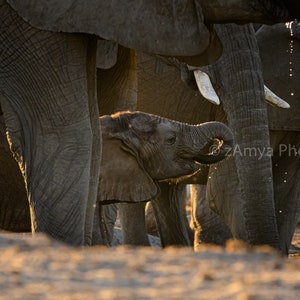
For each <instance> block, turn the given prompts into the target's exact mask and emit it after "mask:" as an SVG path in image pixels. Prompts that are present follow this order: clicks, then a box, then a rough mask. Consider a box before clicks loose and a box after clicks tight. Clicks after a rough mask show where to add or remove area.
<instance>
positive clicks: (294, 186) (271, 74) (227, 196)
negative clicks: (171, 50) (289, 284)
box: [139, 24, 300, 253]
mask: <svg viewBox="0 0 300 300" xmlns="http://www.w3.org/2000/svg"><path fill="white" fill-rule="evenodd" d="M230 26H231V25H229V26H228V27H230ZM279 27H281V28H282V29H281V32H282V31H283V32H282V34H283V37H282V39H281V38H279V32H278V28H279ZM284 28H285V25H284V24H281V25H276V26H274V27H273V28H272V27H271V28H268V26H263V27H262V28H261V29H260V30H259V31H258V33H257V38H258V41H259V45H260V53H261V57H262V62H263V70H264V80H265V82H266V84H267V85H268V86H269V87H270V88H271V89H272V90H273V91H275V92H276V93H277V94H278V95H279V96H281V97H282V98H283V99H285V100H287V101H288V102H290V104H291V109H289V110H282V109H279V108H272V107H269V109H268V115H269V130H270V145H269V146H268V143H266V144H265V146H264V147H270V146H271V147H272V149H274V155H273V157H272V174H273V186H274V199H273V197H272V187H273V186H269V187H268V182H266V180H265V178H267V177H265V176H266V175H263V176H261V173H260V172H262V174H263V173H264V172H265V171H267V172H270V169H269V168H268V170H264V165H263V162H261V159H259V161H257V163H258V164H260V163H262V166H261V168H260V169H258V168H257V167H255V168H256V170H253V171H252V172H253V174H254V175H255V177H253V175H252V174H251V172H250V173H248V174H247V172H245V174H246V175H247V176H248V177H244V178H245V181H244V183H243V181H240V182H239V180H238V176H239V175H238V170H239V165H238V160H237V159H236V157H234V158H235V161H233V158H230V159H228V160H226V161H224V162H221V163H220V164H219V165H218V166H217V168H215V167H211V168H210V175H209V176H210V177H211V178H210V180H208V188H209V189H210V190H209V191H208V193H207V191H206V186H205V185H192V186H191V194H192V199H193V212H192V217H193V225H194V229H195V248H197V247H198V245H199V244H200V243H203V242H208V243H216V244H224V243H225V241H226V240H227V239H228V238H229V237H231V232H230V230H229V228H230V229H231V231H232V232H233V235H234V236H237V233H238V234H239V235H238V237H239V238H242V239H245V237H247V235H244V234H243V233H242V232H240V233H239V231H237V229H239V230H241V229H242V228H243V222H245V219H246V218H247V216H248V215H249V213H244V216H240V217H239V216H238V215H235V212H234V211H235V205H236V206H237V207H238V203H239V202H240V203H241V204H243V202H242V201H251V203H248V204H247V203H246V205H244V207H245V208H244V209H247V205H249V206H250V205H251V204H252V203H256V202H255V200H256V201H257V203H256V204H255V206H253V207H252V209H251V207H248V209H250V218H252V225H251V226H252V227H248V228H250V229H251V228H252V229H255V230H256V232H257V233H259V234H257V239H256V240H255V239H252V243H268V241H271V240H270V237H268V235H269V232H268V231H265V230H264V228H265V226H264V225H263V223H261V222H262V221H263V220H264V219H266V220H268V219H267V215H268V214H269V218H271V214H270V212H271V213H272V215H273V216H272V219H273V220H274V215H275V216H276V222H275V223H274V221H272V223H273V225H272V226H273V227H272V228H271V232H270V235H272V232H274V228H275V229H278V239H279V246H278V245H277V246H276V244H275V243H274V241H276V240H277V234H276V233H275V235H274V237H275V240H273V241H271V245H273V246H274V245H275V247H277V248H279V249H281V251H283V252H284V253H288V249H289V246H290V243H291V239H292V236H293V232H294V228H295V226H296V222H297V216H298V215H299V170H300V168H299V155H296V153H298V151H299V140H300V139H299V126H300V125H299V124H300V122H299V115H300V114H299V109H300V106H299V101H297V100H298V99H297V95H298V94H299V92H298V89H299V85H298V84H297V79H294V78H298V74H297V72H298V68H297V66H298V64H299V55H298V53H299V50H298V47H299V42H298V41H297V39H296V36H295V34H294V37H293V38H292V40H293V42H292V46H293V47H292V49H293V51H292V53H291V51H290V50H291V37H290V34H289V29H285V30H283V29H284ZM275 30H277V31H275ZM270 31H271V33H272V34H273V35H271V34H270ZM237 41H238V42H239V43H241V40H237ZM277 43H278V44H277ZM223 45H224V46H225V45H226V44H225V42H224V40H223ZM233 46H234V45H233ZM224 48H225V52H224V55H226V47H224ZM270 48H272V49H274V51H272V54H274V56H273V57H272V55H270V51H269V49H270ZM287 50H288V51H287ZM241 53H242V52H241ZM227 57H229V60H228V61H227V64H226V63H225V62H223V63H222V60H220V61H219V62H218V63H217V64H216V65H215V66H212V67H211V68H213V69H214V70H213V71H214V72H212V71H211V68H208V71H210V75H211V78H212V79H214V81H213V83H214V85H215V88H216V90H217V92H218V94H219V96H220V98H221V101H222V103H223V106H224V108H223V109H222V107H221V108H217V107H215V106H212V105H210V104H209V103H208V102H205V100H204V101H203V99H201V97H199V95H198V93H197V92H194V93H193V92H192V91H191V90H188V89H186V87H184V86H183V85H182V84H180V83H178V73H177V74H176V70H175V68H174V67H173V70H172V67H167V66H165V65H164V64H160V65H159V64H157V63H156V67H155V65H153V61H152V60H153V59H152V58H151V57H148V61H147V59H146V60H145V63H144V67H143V68H142V70H143V74H144V76H145V77H144V80H143V82H144V85H145V87H146V88H147V90H146V92H145V94H147V91H148V93H151V92H152V94H151V95H152V97H153V96H156V98H155V99H159V97H161V98H160V99H167V95H168V92H169V91H168V89H167V88H166V89H162V90H160V92H161V93H162V91H163V92H165V94H163V95H162V94H160V95H159V92H157V91H158V90H159V89H158V86H160V85H162V86H163V85H166V86H168V82H169V87H170V88H172V91H173V90H174V89H175V87H178V88H177V89H176V90H175V91H174V94H178V95H180V97H181V98H184V99H185V101H184V102H181V103H182V104H180V103H179V102H178V106H177V107H176V109H177V110H178V111H180V115H179V114H178V115H177V116H176V115H175V113H176V112H175V111H168V112H166V113H165V115H166V116H168V117H171V115H172V117H173V118H175V119H180V120H181V121H185V122H186V121H189V122H191V120H192V121H194V122H197V121H198V122H199V121H207V120H225V119H228V123H229V125H230V126H231V128H232V129H233V130H236V131H241V132H243V131H242V130H243V127H242V122H241V121H240V119H243V118H245V117H244V114H246V115H248V114H249V111H251V110H253V109H254V107H255V106H254V105H256V107H257V105H261V106H262V107H264V106H265V105H264V103H263V102H262V101H263V100H262V98H260V99H261V103H260V104H259V103H256V102H254V101H252V102H250V103H249V100H248V103H249V106H246V104H247V102H244V103H243V106H241V110H239V116H238V117H236V118H237V121H239V123H238V122H232V121H231V122H230V120H231V119H230V115H231V113H230V114H229V113H228V112H230V110H234V108H233V107H232V108H230V109H229V110H228V108H226V107H228V106H229V105H230V102H228V101H231V102H232V101H233V100H232V99H231V100H230V98H228V93H225V91H226V86H224V85H225V84H226V82H224V80H222V81H221V80H218V76H217V75H218V74H219V73H218V72H220V71H218V70H219V68H221V69H222V68H224V67H226V66H227V68H226V69H225V72H226V75H225V76H226V78H228V77H229V78H231V76H230V74H231V72H232V71H231V69H230V68H228V63H229V62H230V56H227ZM237 57H240V56H238V55H236V56H235V59H237ZM221 59H222V58H221ZM237 61H240V62H242V60H237ZM274 62H276V63H274ZM290 62H291V63H292V75H293V76H292V78H291V77H290V76H289V75H290V73H291V71H290V69H291V64H290ZM253 64H254V63H253ZM245 65H246V64H245ZM257 68H258V69H259V67H258V66H257ZM153 70H156V71H157V72H158V73H160V74H158V75H156V76H153V73H151V72H153ZM242 70H243V69H242ZM278 70H281V71H280V72H278ZM284 71H285V72H284ZM234 73H236V72H234ZM182 74H183V75H182ZM220 74H222V73H220ZM220 74H219V76H220ZM238 74H239V75H238V76H242V75H240V74H243V72H241V73H238ZM275 74H276V76H275ZM181 75H182V76H181V77H185V78H187V79H189V78H192V77H188V76H185V75H184V73H183V72H181ZM176 76H177V77H176ZM223 76H224V75H223ZM246 76H248V75H246ZM249 78H251V76H250V77H249ZM164 79H165V80H164ZM232 80H233V81H234V79H232ZM244 80H245V81H243V83H244V86H243V90H241V92H240V93H238V94H237V95H238V96H239V97H238V96H237V97H236V99H235V101H246V98H245V94H247V93H249V90H251V89H250V88H249V89H247V88H246V83H247V80H246V79H245V78H244ZM231 82H232V81H229V80H228V84H230V83H231ZM153 83H154V86H152V87H151V84H152V85H153ZM254 83H255V82H254ZM189 84H190V85H191V81H190V82H189ZM259 86H261V84H260V85H259ZM230 88H232V84H230ZM252 89H253V90H256V88H255V85H254V86H252ZM246 91H247V92H246ZM292 92H293V93H294V95H293V96H291V93H292ZM153 93H156V95H153ZM244 98H245V99H244ZM255 98H256V97H254V96H253V99H255ZM174 99H175V100H174ZM243 99H244V100H243ZM172 100H173V101H175V103H176V98H175V95H174V97H172ZM187 103H188V105H189V107H191V108H192V110H191V111H196V112H198V116H195V119H193V116H192V115H191V114H189V113H188V112H185V107H184V106H187ZM255 103H256V104H255ZM225 104H227V105H225ZM143 105H144V103H142V104H140V105H139V109H144V110H147V111H152V112H155V113H160V114H162V115H164V114H163V113H162V112H159V111H158V110H159V109H160V107H162V104H160V106H159V107H158V106H156V108H151V103H150V102H148V105H146V106H145V105H144V106H143ZM235 105H236V106H238V104H235ZM245 106H246V107H245ZM197 107H198V109H199V107H200V108H201V113H199V111H197ZM229 107H230V106H229ZM263 111H264V113H266V111H265V109H264V110H263ZM254 113H255V114H257V112H254ZM200 115H201V117H202V119H201V120H199V119H197V118H199V116H200ZM257 117H258V116H257ZM257 117H256V118H253V121H254V120H257V122H258V124H257V125H256V124H255V123H254V122H253V124H252V126H258V125H260V126H262V124H264V126H263V128H265V127H266V124H265V122H264V120H266V117H267V116H266V115H265V117H263V118H262V117H260V118H258V119H257ZM239 118H240V119H239ZM234 124H236V126H235V125H234ZM234 126H235V127H234ZM266 128H267V127H266ZM253 134H254V133H253ZM255 136H256V138H257V139H258V137H259V138H263V139H265V138H266V136H267V135H266V133H265V137H264V135H263V134H262V131H261V130H260V131H259V132H258V133H256V135H255ZM249 137H250V139H249V141H248V143H249V144H248V147H250V148H251V147H254V144H253V143H252V142H251V135H249ZM235 138H236V140H237V135H235ZM246 139H248V136H245V138H244V140H246ZM266 142H267V141H266ZM237 144H238V145H241V144H239V143H238V142H237ZM289 147H290V148H289ZM262 149H263V148H262ZM266 149H268V148H266ZM280 149H281V152H280ZM241 151H243V150H242V148H241ZM242 153H243V152H242ZM237 154H238V153H236V154H235V155H234V156H236V155H237ZM240 159H241V160H243V157H240ZM250 159H251V158H250ZM266 159H267V158H266ZM245 160H248V158H245ZM245 163H247V161H246V162H245ZM259 170H261V171H259ZM241 171H242V172H244V171H247V168H245V167H243V168H241ZM223 173H224V175H222V174H223ZM228 174H230V176H229V175H228ZM262 183H263V184H265V185H266V186H265V187H263V184H262ZM243 184H246V185H248V186H249V188H252V189H253V190H254V192H253V193H257V194H256V195H260V197H257V199H255V197H254V200H253V198H252V199H251V191H250V192H249V193H248V194H245V195H243V197H242V196H241V195H240V194H239V189H241V187H242V186H243ZM259 189H265V197H266V198H265V200H262V199H263V198H262V195H264V193H262V192H260V191H259ZM207 199H208V201H207ZM247 199H248V200H247ZM266 199H269V201H270V200H271V201H272V202H271V203H270V205H269V208H267V207H264V202H266ZM218 201H219V202H218ZM209 204H210V205H211V206H212V208H213V210H215V211H217V212H218V213H219V214H220V215H221V216H222V217H220V216H219V215H218V214H216V213H215V212H214V211H212V210H211V209H210V207H209ZM266 209H267V210H268V209H270V210H269V211H266ZM241 211H242V212H243V210H242V208H241ZM260 218H261V219H262V220H260ZM224 220H225V222H226V223H227V224H228V227H229V228H228V227H227V226H226V225H225V224H224ZM250 222H251V220H250ZM266 223H267V222H266ZM166 226H168V225H166ZM244 226H245V225H244ZM236 227H237V229H235V228H236ZM238 227H240V228H238ZM162 230H163V229H162ZM253 234H254V233H253ZM248 236H249V235H248ZM264 236H265V237H264ZM246 241H249V240H247V239H246ZM250 242H251V240H250ZM269 243H270V242H269Z"/></svg>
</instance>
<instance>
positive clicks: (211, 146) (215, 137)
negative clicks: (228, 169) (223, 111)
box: [193, 122, 233, 164]
mask: <svg viewBox="0 0 300 300" xmlns="http://www.w3.org/2000/svg"><path fill="white" fill-rule="evenodd" d="M198 126H199V127H200V131H199V130H197V129H199V128H197V126H196V127H194V128H195V129H196V134H195V136H196V139H195V143H194V147H195V148H196V149H197V153H196V155H195V156H194V157H193V159H194V160H195V161H197V162H200V163H203V164H213V163H217V162H219V161H221V160H223V159H224V158H225V157H226V156H228V155H229V154H230V153H231V150H232V148H233V133H232V131H231V130H230V129H229V128H228V127H227V126H226V125H225V124H223V123H221V122H206V123H204V124H201V125H198ZM197 134H198V136H197ZM199 135H201V137H200V138H199ZM199 141H200V142H203V141H205V144H204V146H203V145H199Z"/></svg>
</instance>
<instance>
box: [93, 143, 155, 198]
mask: <svg viewBox="0 0 300 300" xmlns="http://www.w3.org/2000/svg"><path fill="white" fill-rule="evenodd" d="M127 150H128V151H127ZM158 192H159V188H158V185H157V184H156V183H155V182H154V181H153V180H152V178H151V177H150V175H149V174H148V173H147V172H146V170H145V169H144V168H143V166H142V165H141V164H140V163H139V160H138V158H137V157H136V156H135V154H134V152H133V151H130V149H126V147H124V144H123V143H122V141H120V140H117V139H109V138H108V139H106V138H105V139H104V141H103V152H102V162H101V171H100V185H99V191H98V201H119V202H120V201H121V202H140V201H147V200H150V199H152V198H154V197H155V196H156V195H157V194H158Z"/></svg>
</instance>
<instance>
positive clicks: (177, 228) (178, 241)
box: [151, 182, 191, 247]
mask: <svg viewBox="0 0 300 300" xmlns="http://www.w3.org/2000/svg"><path fill="white" fill-rule="evenodd" d="M159 186H160V189H161V193H160V194H159V195H158V196H157V197H156V198H155V199H153V200H152V202H151V203H152V206H153V211H154V215H155V219H156V223H157V227H158V231H159V236H160V239H161V244H162V246H163V247H167V246H174V245H177V246H191V241H190V235H189V225H188V220H187V216H186V210H185V203H186V201H185V200H186V190H185V188H186V185H185V184H169V183H168V182H160V183H159Z"/></svg>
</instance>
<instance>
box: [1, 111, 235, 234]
mask: <svg viewBox="0 0 300 300" xmlns="http://www.w3.org/2000/svg"><path fill="white" fill-rule="evenodd" d="M1 122H2V123H1ZM100 122H101V128H102V133H103V156H102V165H101V174H100V186H99V193H98V201H100V203H101V204H102V203H103V204H104V203H109V202H140V201H147V200H150V199H152V198H153V197H155V196H156V194H157V193H158V192H159V188H158V186H157V181H160V180H164V179H170V178H178V177H181V176H184V175H188V174H192V173H194V172H195V171H197V170H198V169H199V167H200V164H199V163H214V162H217V161H219V160H221V159H223V158H224V157H225V156H226V154H227V152H229V151H230V148H231V147H232V143H233V136H232V133H231V131H230V130H229V129H228V128H227V127H226V126H225V125H223V124H222V123H218V122H210V123H205V124H202V125H195V126H190V125H187V124H182V123H178V122H174V121H171V120H167V119H163V118H160V117H158V116H154V115H149V114H145V113H142V112H122V113H118V114H115V115H111V116H103V117H101V118H100ZM0 125H1V126H0V149H2V148H3V149H2V150H4V151H1V152H2V154H4V160H1V162H2V163H1V169H0V192H1V193H0V211H1V213H0V229H5V230H12V231H30V215H29V206H28V201H27V197H26V192H25V188H24V182H23V179H22V177H21V176H20V172H19V170H18V168H17V164H16V162H15V161H14V160H13V158H12V155H11V154H10V153H9V150H8V145H7V141H6V140H5V137H4V136H5V134H4V133H5V126H4V123H3V120H2V119H1V117H0ZM212 150H215V151H214V152H213V151H212ZM2 156H3V155H2ZM13 167H14V168H13ZM18 175H19V176H18ZM3 179H4V181H3ZM2 181H3V184H1V183H2ZM17 185H18V186H20V187H21V189H20V193H16V186H17ZM102 201H104V202H102ZM96 215H97V214H96ZM95 220H96V221H95V222H96V223H97V222H98V221H97V218H95ZM98 223H99V222H98ZM98 225H99V224H98ZM98 228H99V226H98Z"/></svg>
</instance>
